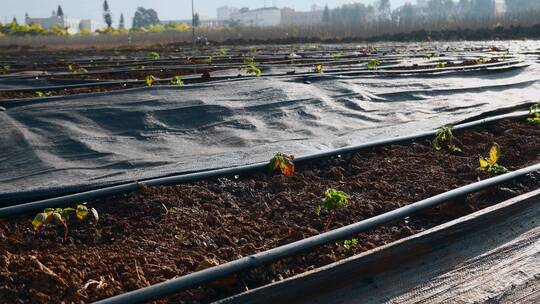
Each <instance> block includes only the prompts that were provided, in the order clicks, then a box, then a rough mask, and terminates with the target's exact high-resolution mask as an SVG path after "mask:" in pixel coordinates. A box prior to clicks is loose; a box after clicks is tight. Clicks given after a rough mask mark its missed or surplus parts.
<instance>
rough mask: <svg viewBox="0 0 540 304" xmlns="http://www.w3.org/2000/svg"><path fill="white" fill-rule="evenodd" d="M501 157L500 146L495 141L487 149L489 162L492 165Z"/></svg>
mask: <svg viewBox="0 0 540 304" xmlns="http://www.w3.org/2000/svg"><path fill="white" fill-rule="evenodd" d="M500 157H501V147H499V145H498V144H497V143H495V144H493V147H491V149H490V150H489V160H488V161H489V164H490V165H494V164H496V163H497V162H498V161H499V158H500Z"/></svg>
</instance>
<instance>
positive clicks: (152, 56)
mask: <svg viewBox="0 0 540 304" xmlns="http://www.w3.org/2000/svg"><path fill="white" fill-rule="evenodd" d="M148 56H150V58H152V59H154V60H157V59H159V58H160V57H161V55H159V53H158V52H150V53H148Z"/></svg>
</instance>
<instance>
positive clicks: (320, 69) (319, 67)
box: [314, 64, 323, 73]
mask: <svg viewBox="0 0 540 304" xmlns="http://www.w3.org/2000/svg"><path fill="white" fill-rule="evenodd" d="M314 72H315V73H322V72H323V65H322V64H316V65H315V68H314Z"/></svg>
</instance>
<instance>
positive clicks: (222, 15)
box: [217, 6, 239, 23]
mask: <svg viewBox="0 0 540 304" xmlns="http://www.w3.org/2000/svg"><path fill="white" fill-rule="evenodd" d="M238 11H239V9H237V8H236V7H230V6H222V7H218V9H217V20H218V21H219V22H221V23H224V22H227V21H229V20H231V15H232V14H235V13H238Z"/></svg>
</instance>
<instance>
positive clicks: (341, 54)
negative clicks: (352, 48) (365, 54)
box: [332, 53, 343, 60]
mask: <svg viewBox="0 0 540 304" xmlns="http://www.w3.org/2000/svg"><path fill="white" fill-rule="evenodd" d="M332 57H333V58H334V60H340V59H341V58H342V57H343V53H336V54H334V55H333V56H332Z"/></svg>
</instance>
